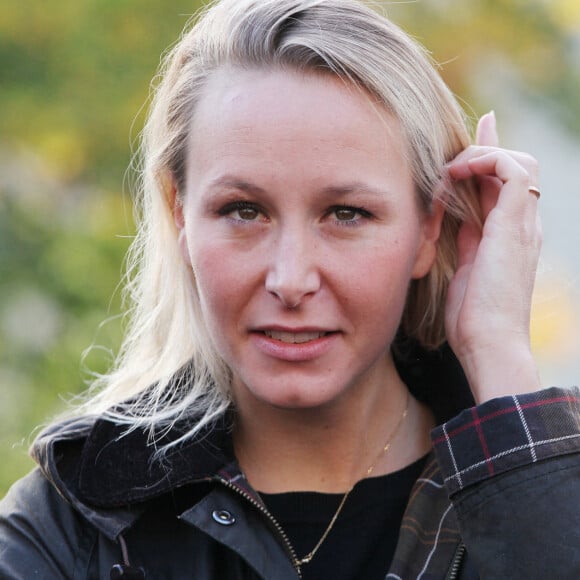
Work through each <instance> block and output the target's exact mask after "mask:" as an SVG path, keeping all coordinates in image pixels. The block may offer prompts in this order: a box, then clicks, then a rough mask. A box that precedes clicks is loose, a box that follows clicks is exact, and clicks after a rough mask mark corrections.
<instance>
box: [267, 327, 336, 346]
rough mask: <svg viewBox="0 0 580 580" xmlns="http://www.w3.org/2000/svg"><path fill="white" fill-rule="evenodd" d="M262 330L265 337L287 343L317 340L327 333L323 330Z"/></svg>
mask: <svg viewBox="0 0 580 580" xmlns="http://www.w3.org/2000/svg"><path fill="white" fill-rule="evenodd" d="M263 332H264V334H265V335H266V336H267V337H269V338H273V339H274V340H279V341H280V342H285V343H287V344H304V343H305V342H310V341H312V340H317V339H319V338H322V337H323V336H325V335H326V334H328V333H327V332H323V331H313V332H288V331H280V330H264V331H263Z"/></svg>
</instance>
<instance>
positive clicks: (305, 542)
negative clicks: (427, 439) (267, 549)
mask: <svg viewBox="0 0 580 580" xmlns="http://www.w3.org/2000/svg"><path fill="white" fill-rule="evenodd" d="M424 463H425V457H423V458H421V459H420V460H419V461H416V462H415V463H413V464H411V465H409V466H408V467H406V468H404V469H402V470H400V471H397V472H395V473H390V474H388V475H383V476H380V477H370V478H368V479H363V480H361V481H359V482H358V483H357V484H356V486H355V487H354V489H353V490H352V492H351V494H350V496H349V497H348V499H347V501H346V503H345V505H344V507H343V509H342V512H341V513H340V515H339V517H338V519H337V520H336V522H335V524H334V526H333V528H332V529H331V531H330V533H329V534H328V536H327V538H326V540H325V541H324V543H323V544H322V545H321V546H320V548H319V550H318V552H317V553H316V555H315V556H314V558H313V559H312V561H311V562H309V563H308V564H304V565H303V566H302V577H303V579H304V580H328V579H330V578H332V580H360V579H362V578H364V580H375V579H376V580H383V579H384V577H385V574H386V573H387V571H388V569H389V566H390V563H391V560H392V558H393V554H394V552H395V547H396V545H397V540H398V537H399V528H400V526H401V520H402V519H403V512H404V511H405V507H406V505H407V502H408V500H409V495H410V493H411V488H412V487H413V484H414V483H415V481H416V480H417V478H418V477H419V475H420V473H421V470H422V469H423V466H424ZM260 495H261V496H262V498H263V500H264V503H265V504H266V506H267V507H268V509H269V510H270V512H271V513H272V515H273V516H274V517H275V518H276V520H278V522H279V523H280V525H281V526H282V528H283V529H284V531H285V532H286V534H287V536H288V538H289V539H290V542H291V543H292V546H293V547H294V549H295V551H296V554H297V555H298V557H299V558H302V557H304V556H305V555H306V554H307V553H308V552H310V551H311V550H312V549H313V548H314V546H316V544H317V542H318V541H319V540H320V538H321V536H322V534H323V533H324V531H325V530H326V528H327V526H328V524H329V523H330V519H331V518H332V516H333V515H334V513H335V512H336V509H337V508H338V505H339V504H340V501H341V500H342V497H343V494H327V493H317V492H289V493H277V494H267V493H261V494H260Z"/></svg>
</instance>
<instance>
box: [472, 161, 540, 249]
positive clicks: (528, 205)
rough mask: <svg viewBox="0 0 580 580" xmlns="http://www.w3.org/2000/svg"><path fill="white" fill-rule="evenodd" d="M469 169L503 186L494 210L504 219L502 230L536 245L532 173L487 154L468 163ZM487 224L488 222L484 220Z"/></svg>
mask: <svg viewBox="0 0 580 580" xmlns="http://www.w3.org/2000/svg"><path fill="white" fill-rule="evenodd" d="M469 165H470V167H471V169H472V171H473V172H474V174H475V175H492V176H496V177H497V178H499V179H500V180H501V181H502V182H503V185H502V187H501V190H500V192H499V196H498V197H497V202H496V204H495V207H494V209H495V208H497V209H498V210H500V211H501V213H502V214H503V215H504V216H505V217H507V218H508V219H507V221H503V220H502V222H503V224H504V226H503V227H506V226H507V227H508V229H510V230H513V231H514V233H515V231H516V230H517V231H518V232H519V233H518V234H517V235H518V237H519V238H520V239H521V240H522V241H524V240H527V243H530V244H532V245H533V246H536V245H538V242H539V240H540V237H541V234H540V231H539V229H538V225H537V224H538V199H537V197H536V196H535V195H532V194H530V192H529V190H528V188H529V186H530V185H533V184H534V183H536V182H532V175H531V174H530V173H531V172H534V173H536V172H535V171H531V170H529V169H528V168H526V167H523V166H522V165H520V164H519V163H518V162H517V161H516V160H515V159H514V158H513V157H512V156H510V155H508V154H505V153H497V154H489V155H484V156H481V157H477V158H474V159H471V160H470V161H469ZM486 224H487V220H486Z"/></svg>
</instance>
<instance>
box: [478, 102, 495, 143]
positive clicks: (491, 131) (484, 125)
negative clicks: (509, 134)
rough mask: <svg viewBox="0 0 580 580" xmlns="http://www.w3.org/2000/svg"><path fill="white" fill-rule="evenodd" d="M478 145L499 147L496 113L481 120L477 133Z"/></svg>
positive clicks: (486, 115) (492, 112)
mask: <svg viewBox="0 0 580 580" xmlns="http://www.w3.org/2000/svg"><path fill="white" fill-rule="evenodd" d="M475 142H476V143H477V145H487V146H488V147H498V146H499V137H498V135H497V125H496V119H495V112H494V111H490V112H489V113H486V114H485V115H483V116H482V117H481V119H479V122H478V123H477V131H476V133H475Z"/></svg>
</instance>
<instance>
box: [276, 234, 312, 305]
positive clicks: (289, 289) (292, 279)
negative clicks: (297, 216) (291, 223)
mask: <svg viewBox="0 0 580 580" xmlns="http://www.w3.org/2000/svg"><path fill="white" fill-rule="evenodd" d="M315 248H316V244H315V243H314V242H313V240H311V239H309V237H308V235H307V234H306V233H305V232H304V231H303V230H302V229H301V228H295V229H292V230H286V231H283V232H280V233H279V235H278V237H277V239H276V241H275V243H274V244H273V245H272V247H271V248H270V251H271V254H270V256H269V257H268V259H269V266H268V272H267V274H266V290H267V291H268V292H270V293H271V294H273V295H274V296H276V298H278V300H280V302H281V303H282V305H283V306H284V307H286V308H296V307H297V306H299V305H300V304H301V303H302V302H303V300H304V299H305V298H306V297H307V296H311V295H313V294H315V293H316V292H317V291H318V290H319V288H320V272H319V270H318V267H317V264H316V251H315Z"/></svg>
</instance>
